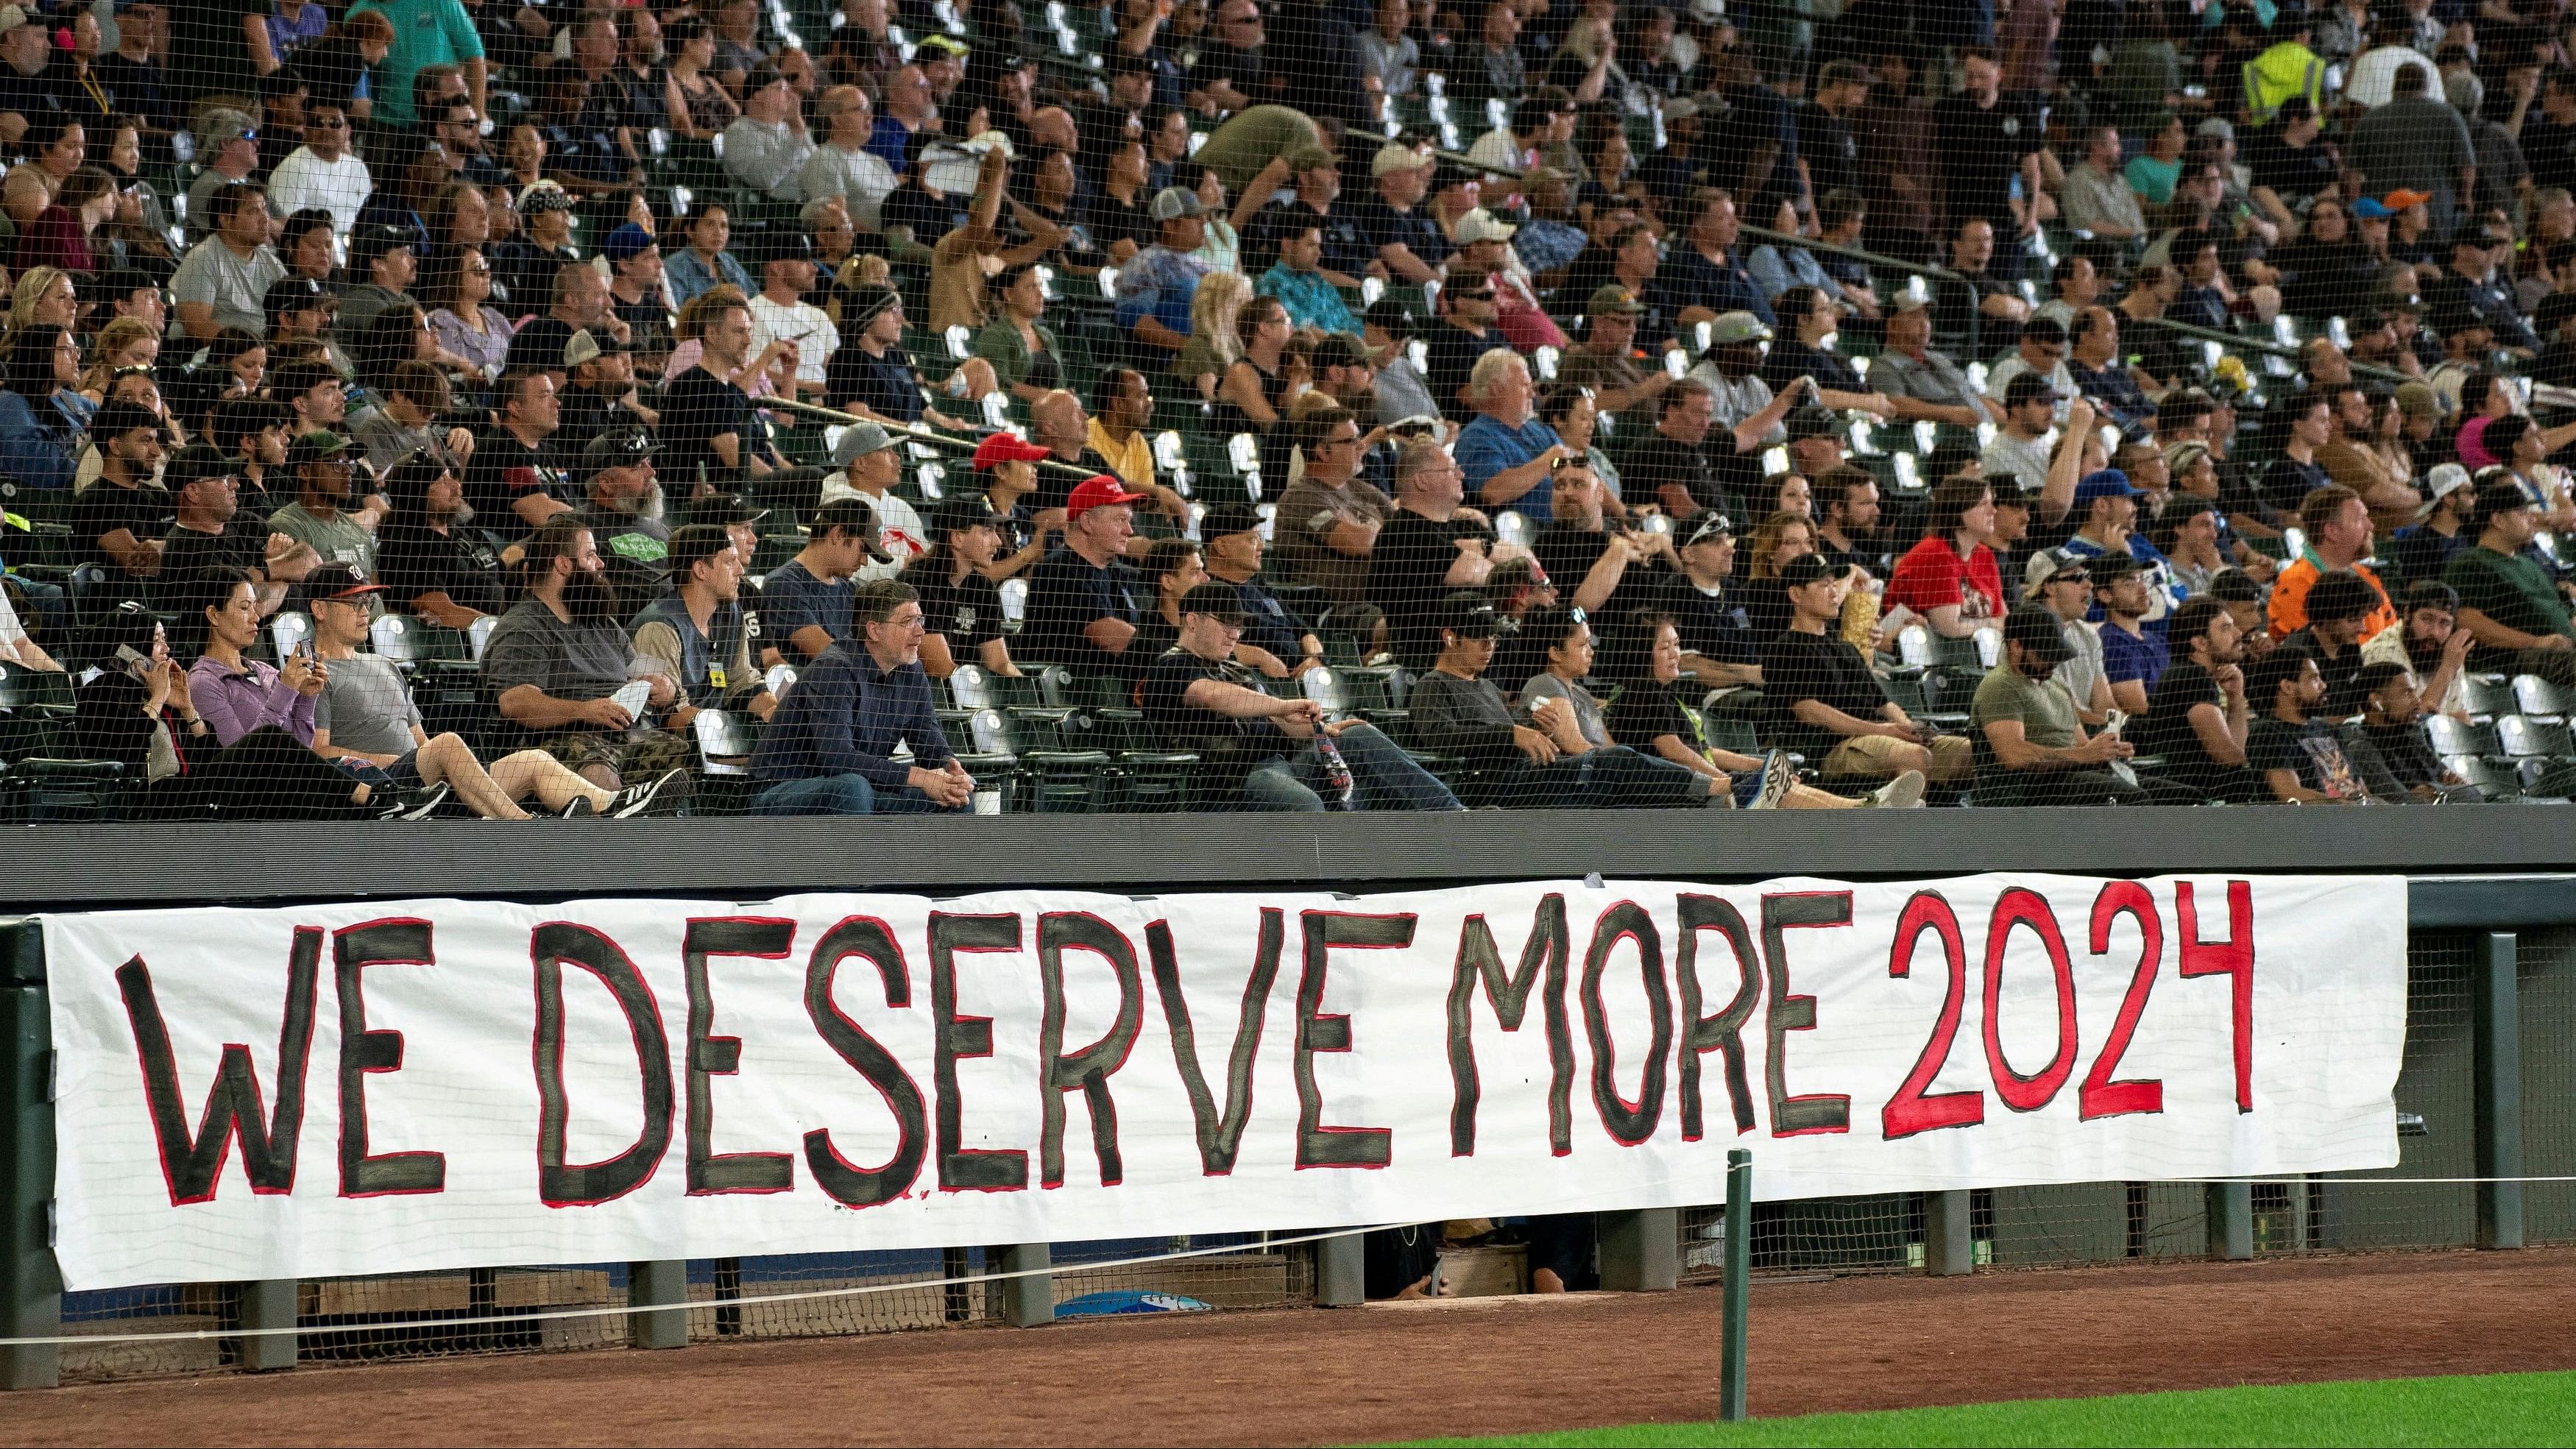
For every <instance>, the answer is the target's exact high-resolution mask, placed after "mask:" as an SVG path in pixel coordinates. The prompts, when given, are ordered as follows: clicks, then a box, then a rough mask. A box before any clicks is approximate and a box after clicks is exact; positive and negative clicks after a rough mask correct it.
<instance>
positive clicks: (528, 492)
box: [461, 371, 667, 544]
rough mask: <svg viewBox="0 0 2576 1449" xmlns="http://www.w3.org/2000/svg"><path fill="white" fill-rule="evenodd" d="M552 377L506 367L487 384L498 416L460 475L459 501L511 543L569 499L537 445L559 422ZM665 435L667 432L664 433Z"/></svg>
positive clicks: (556, 471)
mask: <svg viewBox="0 0 2576 1449" xmlns="http://www.w3.org/2000/svg"><path fill="white" fill-rule="evenodd" d="M556 393H557V389H556V387H555V383H554V379H553V378H551V377H549V376H547V375H546V374H545V373H543V372H534V371H530V372H505V373H503V374H501V380H500V381H499V382H496V383H494V384H493V385H492V397H493V403H494V408H493V411H494V412H495V413H497V414H498V420H497V422H496V424H495V425H494V426H492V427H488V428H485V429H484V430H483V431H482V433H481V434H480V435H478V436H477V437H476V438H475V440H474V457H473V459H472V461H470V462H468V463H467V464H466V465H465V471H464V473H463V474H462V475H461V476H462V479H463V482H464V485H465V498H464V501H465V502H466V503H467V504H468V505H470V506H471V507H472V508H473V510H474V512H473V517H474V518H475V520H476V521H477V522H478V523H479V524H480V526H481V527H482V528H484V529H485V530H487V531H489V532H491V533H492V534H494V535H495V536H497V537H499V538H500V539H501V540H503V541H504V542H505V543H513V544H515V543H516V542H518V541H519V540H521V539H524V538H526V537H527V536H528V534H529V532H530V531H532V530H534V529H537V528H540V527H543V526H544V525H545V524H546V523H547V522H549V521H550V520H552V519H554V518H555V517H557V516H558V515H561V514H564V513H567V512H570V511H571V509H572V504H571V503H569V502H567V501H566V500H565V499H564V498H563V497H562V496H561V495H562V494H563V493H564V492H565V491H567V490H566V486H565V483H564V477H563V473H562V471H561V470H560V469H558V468H556V467H555V466H554V465H553V464H551V463H549V462H548V461H547V460H546V455H545V453H544V452H542V451H541V450H542V449H543V448H544V447H545V445H546V441H547V440H548V439H549V438H551V437H553V436H554V434H555V431H556V429H558V428H559V427H561V426H562V423H563V403H562V401H561V399H560V398H559V397H557V395H556ZM666 436H667V435H666Z"/></svg>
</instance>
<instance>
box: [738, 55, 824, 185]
mask: <svg viewBox="0 0 2576 1449" xmlns="http://www.w3.org/2000/svg"><path fill="white" fill-rule="evenodd" d="M723 154H724V169H725V174H726V175H727V176H730V177H732V178H733V179H734V181H735V182H736V183H737V184H739V185H742V186H745V187H748V188H750V189H751V190H753V191H758V192H762V193H764V194H766V195H768V196H770V197H771V198H773V199H775V200H779V201H795V200H798V199H799V193H798V191H797V178H798V177H799V176H800V175H802V174H803V172H804V170H805V163H806V162H807V161H808V160H810V159H812V158H813V155H814V138H813V137H812V136H810V135H808V134H806V130H805V110H804V107H803V106H802V104H800V103H799V101H798V98H797V94H796V88H795V87H794V86H792V85H790V84H789V83H788V80H787V77H786V76H784V75H782V74H780V73H779V69H778V67H777V66H776V65H774V64H771V63H769V62H766V61H764V62H762V63H761V64H759V65H756V66H754V67H752V69H751V73H750V74H749V75H748V76H747V77H745V78H744V80H743V83H742V114H741V115H740V116H739V117H737V118H735V120H734V122H733V124H731V125H729V126H727V127H725V129H724V152H723Z"/></svg>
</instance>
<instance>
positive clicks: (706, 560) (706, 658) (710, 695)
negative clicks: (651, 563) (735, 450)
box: [627, 523, 778, 730]
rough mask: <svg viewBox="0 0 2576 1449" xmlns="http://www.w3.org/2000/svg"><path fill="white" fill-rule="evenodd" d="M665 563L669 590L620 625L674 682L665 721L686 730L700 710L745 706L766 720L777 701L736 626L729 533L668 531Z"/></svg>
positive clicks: (704, 526)
mask: <svg viewBox="0 0 2576 1449" xmlns="http://www.w3.org/2000/svg"><path fill="white" fill-rule="evenodd" d="M664 562H666V563H667V564H668V565H669V567H670V578H671V583H672V590H671V592H669V593H667V594H664V595H662V596H661V597H660V598H657V599H655V600H654V601H653V602H651V603H650V604H647V605H645V606H644V608H643V609H642V610H641V611H640V612H638V613H637V614H636V615H635V617H634V619H633V620H632V621H631V622H630V623H629V624H628V625H627V628H628V629H629V631H630V632H632V633H633V634H634V636H635V653H636V655H637V657H638V658H640V659H642V660H644V661H646V662H647V663H648V664H650V665H652V666H654V667H655V668H656V669H658V670H659V672H660V673H661V674H662V675H663V676H664V677H665V678H667V679H669V680H671V681H672V682H673V684H675V685H676V686H677V687H678V695H677V698H676V700H675V702H674V704H673V705H672V708H671V713H670V715H669V716H668V717H667V718H666V719H665V721H664V723H665V724H667V725H668V726H669V727H670V728H672V729H675V730H686V729H688V728H689V727H690V724H691V723H692V722H693V721H694V720H695V719H696V718H697V715H698V712H699V711H700V710H706V709H725V710H745V711H748V712H749V713H751V714H752V715H754V716H756V717H758V718H760V719H767V718H769V716H770V712H771V711H772V710H773V709H775V708H776V707H777V704H778V701H777V700H776V699H775V698H773V697H772V696H771V695H770V693H769V690H768V689H767V687H766V686H765V685H764V684H763V683H762V680H761V674H760V671H759V669H758V668H756V667H755V666H754V665H753V663H752V658H751V635H750V631H749V630H747V629H745V628H744V627H743V613H742V556H741V555H740V554H738V553H736V552H735V551H734V546H733V537H732V535H731V534H729V533H728V532H727V531H726V530H725V529H723V528H721V527H719V526H717V525H715V524H710V523H698V524H691V525H689V526H687V527H685V528H682V529H679V530H678V531H676V532H674V533H673V534H672V535H671V537H670V542H669V547H668V549H667V552H666V554H665V556H664Z"/></svg>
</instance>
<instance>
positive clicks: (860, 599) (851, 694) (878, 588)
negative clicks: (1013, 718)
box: [751, 579, 975, 815]
mask: <svg viewBox="0 0 2576 1449" xmlns="http://www.w3.org/2000/svg"><path fill="white" fill-rule="evenodd" d="M850 633H851V636H852V637H850V638H849V639H846V640H840V641H836V642H835V643H834V644H833V645H832V646H831V647H830V648H828V649H826V650H824V651H823V652H822V654H821V655H820V656H819V657H817V658H816V659H815V660H814V662H813V663H812V664H810V665H808V666H806V668H805V670H804V672H803V673H802V674H800V675H799V676H798V677H797V680H796V683H795V685H794V686H793V687H792V688H790V689H789V690H788V691H787V695H786V697H785V698H784V699H782V700H780V701H779V703H778V710H777V712H776V713H775V714H773V715H772V716H771V717H770V721H769V728H767V729H766V730H764V731H762V732H761V736H760V747H759V748H758V749H757V750H755V751H753V752H752V757H751V778H752V782H753V783H754V784H755V785H757V786H758V787H759V788H760V794H759V796H758V797H757V798H755V799H754V800H753V802H752V807H751V808H752V813H753V814H755V815H893V814H917V813H926V812H929V811H934V810H960V809H963V808H965V806H966V804H967V802H968V801H969V800H970V799H971V798H972V797H973V795H974V791H975V779H974V777H973V776H971V775H969V774H967V773H966V771H965V769H964V768H963V767H961V766H960V765H959V764H958V763H957V753H956V751H954V750H952V749H950V748H949V747H948V737H947V736H946V735H945V734H943V733H941V731H940V728H939V715H938V713H937V709H936V706H935V705H934V704H933V702H932V698H931V692H930V677H929V676H928V675H927V674H924V673H923V672H922V668H921V638H922V633H923V629H922V623H921V600H920V596H919V595H917V594H915V593H914V592H913V588H912V585H910V584H907V583H903V582H901V581H900V580H896V579H871V580H869V581H868V582H867V583H864V584H861V585H860V586H859V588H858V592H857V594H856V595H855V596H854V597H853V599H852V601H851V606H850ZM898 741H903V742H908V743H909V744H910V745H911V746H912V763H910V764H906V763H904V762H903V761H901V760H897V759H895V758H894V749H895V745H896V743H897V742H898Z"/></svg>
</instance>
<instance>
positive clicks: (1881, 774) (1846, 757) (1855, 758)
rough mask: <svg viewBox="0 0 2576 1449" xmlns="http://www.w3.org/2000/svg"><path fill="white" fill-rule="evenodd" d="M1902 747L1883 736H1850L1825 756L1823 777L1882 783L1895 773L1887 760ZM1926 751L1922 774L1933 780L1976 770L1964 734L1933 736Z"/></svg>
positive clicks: (1974, 750) (1971, 748)
mask: <svg viewBox="0 0 2576 1449" xmlns="http://www.w3.org/2000/svg"><path fill="white" fill-rule="evenodd" d="M1903 748H1905V742H1904V741H1902V740H1892V739H1889V738H1888V737H1887V736H1885V735H1853V736H1852V737H1850V738H1849V739H1846V740H1844V741H1843V742H1842V743H1841V744H1838V745H1836V746H1834V748H1833V751H1832V753H1830V754H1828V755H1826V756H1825V761H1824V776H1825V778H1826V779H1828V780H1841V779H1850V778H1854V777H1860V778H1867V779H1872V780H1884V779H1886V778H1888V777H1889V776H1891V775H1894V774H1895V773H1896V772H1897V767H1896V766H1895V764H1893V763H1892V762H1891V761H1890V760H1889V758H1888V757H1889V756H1891V755H1893V754H1895V753H1896V752H1897V751H1898V750H1900V749H1903ZM1930 748H1931V751H1932V768H1931V769H1929V770H1927V771H1925V772H1924V773H1925V774H1927V775H1929V776H1931V777H1932V778H1933V779H1935V780H1956V779H1960V778H1963V777H1964V776H1966V775H1967V773H1968V772H1969V771H1970V770H1972V769H1975V768H1976V764H1977V747H1976V746H1975V745H1972V744H1970V743H1969V742H1968V738H1967V736H1965V735H1940V736H1936V737H1935V738H1934V739H1933V741H1932V744H1931V746H1930Z"/></svg>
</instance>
